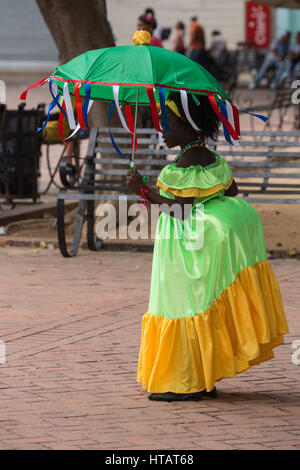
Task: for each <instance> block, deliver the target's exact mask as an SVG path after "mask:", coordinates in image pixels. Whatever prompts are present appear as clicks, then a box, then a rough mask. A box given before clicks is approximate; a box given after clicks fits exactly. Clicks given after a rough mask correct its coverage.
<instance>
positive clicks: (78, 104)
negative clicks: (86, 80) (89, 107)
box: [74, 83, 87, 129]
mask: <svg viewBox="0 0 300 470" xmlns="http://www.w3.org/2000/svg"><path fill="white" fill-rule="evenodd" d="M79 87H80V83H76V85H75V87H74V96H75V102H76V112H77V119H78V122H79V124H80V127H81V129H87V126H86V124H85V120H84V117H83V112H82V103H81V97H80V91H79Z"/></svg>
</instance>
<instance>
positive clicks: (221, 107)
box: [219, 100, 232, 144]
mask: <svg viewBox="0 0 300 470" xmlns="http://www.w3.org/2000/svg"><path fill="white" fill-rule="evenodd" d="M219 104H220V110H221V113H222V114H223V116H224V117H225V118H226V119H228V114H227V109H226V106H225V104H224V103H223V101H222V100H220V102H219ZM223 130H224V137H225V139H226V140H227V142H229V143H230V144H232V142H231V137H230V134H229V131H228V129H227V127H226V126H225V124H223Z"/></svg>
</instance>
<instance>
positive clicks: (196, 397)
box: [148, 392, 202, 402]
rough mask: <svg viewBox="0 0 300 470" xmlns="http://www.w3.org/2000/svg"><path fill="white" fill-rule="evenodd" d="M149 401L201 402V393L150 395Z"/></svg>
mask: <svg viewBox="0 0 300 470" xmlns="http://www.w3.org/2000/svg"><path fill="white" fill-rule="evenodd" d="M148 398H149V400H153V401H168V402H171V401H200V400H202V392H196V393H173V392H167V393H150V394H149V395H148Z"/></svg>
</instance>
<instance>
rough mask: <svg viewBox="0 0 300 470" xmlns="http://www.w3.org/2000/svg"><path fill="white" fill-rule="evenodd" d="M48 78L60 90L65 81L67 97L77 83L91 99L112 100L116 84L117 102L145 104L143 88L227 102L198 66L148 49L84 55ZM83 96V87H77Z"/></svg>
mask: <svg viewBox="0 0 300 470" xmlns="http://www.w3.org/2000/svg"><path fill="white" fill-rule="evenodd" d="M51 77H52V78H53V79H54V80H55V81H56V82H57V85H58V89H59V90H61V89H62V86H63V83H64V82H68V84H69V90H70V92H71V94H73V93H74V86H75V84H77V83H82V84H84V83H89V84H90V85H91V99H98V100H103V101H113V100H114V95H113V88H112V86H113V85H120V90H119V102H120V103H121V104H125V103H126V104H135V103H136V96H137V88H138V89H139V96H138V102H139V103H140V104H143V105H149V99H148V94H147V88H146V86H147V85H148V86H151V87H154V88H155V90H154V94H155V98H156V100H157V101H158V100H159V92H158V87H163V88H165V90H166V97H167V95H168V92H169V91H170V90H177V91H179V90H186V91H187V92H193V93H196V94H197V93H200V94H201V93H202V94H207V93H212V94H219V95H220V96H222V97H223V98H226V99H230V98H229V96H228V95H227V93H226V92H225V91H224V90H223V88H222V87H221V85H220V84H219V83H218V82H217V80H216V79H215V78H214V77H213V76H212V75H211V74H210V73H209V72H208V71H207V70H206V69H205V68H203V67H201V65H199V64H197V63H196V62H194V61H192V60H190V59H189V58H187V57H185V56H184V55H182V54H178V53H177V52H173V51H170V50H167V49H163V48H160V47H152V46H144V45H139V46H136V45H134V46H118V47H109V48H106V49H97V50H93V51H88V52H85V53H84V54H81V55H79V56H78V57H75V58H74V59H73V60H71V61H70V62H68V63H66V64H64V65H61V66H60V67H57V69H56V70H55V72H54V73H53V74H52V75H51ZM81 94H82V96H84V94H85V92H84V88H83V87H82V88H81Z"/></svg>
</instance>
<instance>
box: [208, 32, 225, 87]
mask: <svg viewBox="0 0 300 470" xmlns="http://www.w3.org/2000/svg"><path fill="white" fill-rule="evenodd" d="M211 36H212V41H211V45H210V48H209V50H208V52H207V55H208V57H207V68H208V69H209V71H210V72H211V73H212V75H214V77H215V78H216V79H217V80H221V78H222V69H223V66H224V63H225V60H226V50H227V45H226V41H225V40H224V38H223V36H222V34H221V33H220V31H213V32H212V33H211Z"/></svg>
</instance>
